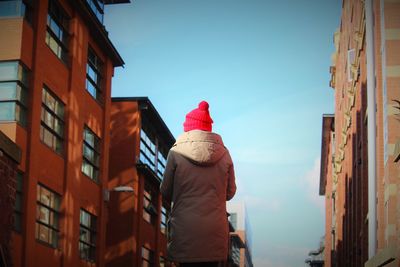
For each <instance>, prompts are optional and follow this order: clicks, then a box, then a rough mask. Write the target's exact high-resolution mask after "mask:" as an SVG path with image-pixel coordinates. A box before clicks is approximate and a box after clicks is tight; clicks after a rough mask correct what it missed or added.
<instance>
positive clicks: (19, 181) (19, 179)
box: [14, 172, 24, 232]
mask: <svg viewBox="0 0 400 267" xmlns="http://www.w3.org/2000/svg"><path fill="white" fill-rule="evenodd" d="M23 177H24V174H23V173H22V172H17V176H16V185H17V186H16V190H15V191H16V192H15V206H14V230H15V231H17V232H21V230H22V228H21V224H22V199H23V198H22V197H23V193H22V192H23V191H22V190H23Z"/></svg>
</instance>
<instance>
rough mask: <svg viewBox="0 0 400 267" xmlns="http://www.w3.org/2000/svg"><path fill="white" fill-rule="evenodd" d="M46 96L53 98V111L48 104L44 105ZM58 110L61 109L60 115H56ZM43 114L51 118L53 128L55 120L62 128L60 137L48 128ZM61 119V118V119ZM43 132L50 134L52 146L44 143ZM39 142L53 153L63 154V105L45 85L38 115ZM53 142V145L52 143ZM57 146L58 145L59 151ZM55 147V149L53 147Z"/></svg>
mask: <svg viewBox="0 0 400 267" xmlns="http://www.w3.org/2000/svg"><path fill="white" fill-rule="evenodd" d="M48 96H50V97H52V98H53V101H54V103H55V107H54V109H55V110H52V108H51V107H50V105H49V103H46V101H47V99H48ZM58 108H61V109H62V114H61V115H60V114H57V110H58ZM44 112H47V113H48V114H49V115H50V116H51V118H52V122H53V123H52V124H54V125H53V127H54V128H55V121H56V120H57V122H58V124H59V127H61V128H62V135H60V134H59V133H58V132H57V131H56V130H54V129H53V128H52V126H49V125H48V124H47V123H46V119H45V118H46V114H45V113H44ZM61 116H62V117H63V118H62V117H61ZM45 131H47V132H48V133H50V134H51V136H52V143H53V144H52V145H49V144H47V143H46V141H45ZM39 135H40V141H42V143H43V144H45V145H46V146H47V147H49V148H51V149H52V150H53V151H54V152H56V153H57V154H59V155H61V156H62V155H63V154H64V136H65V104H64V102H62V101H61V100H60V99H59V98H58V97H57V96H56V95H55V94H54V93H53V92H52V91H51V90H50V89H49V88H48V87H47V86H46V85H43V88H42V105H41V115H40V134H39ZM54 140H55V143H54ZM57 145H59V149H60V150H58V147H57ZM54 146H55V147H54Z"/></svg>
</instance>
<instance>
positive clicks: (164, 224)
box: [160, 205, 171, 235]
mask: <svg viewBox="0 0 400 267" xmlns="http://www.w3.org/2000/svg"><path fill="white" fill-rule="evenodd" d="M170 213H171V211H170V209H169V208H167V207H166V206H165V205H161V220H160V232H161V233H163V234H164V235H167V233H168V219H169V216H170ZM164 218H165V219H164Z"/></svg>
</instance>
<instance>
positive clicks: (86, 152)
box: [82, 127, 100, 182]
mask: <svg viewBox="0 0 400 267" xmlns="http://www.w3.org/2000/svg"><path fill="white" fill-rule="evenodd" d="M99 166H100V138H98V137H97V136H96V135H95V134H94V133H93V132H92V131H91V130H90V129H89V128H88V127H85V128H84V130H83V161H82V172H83V173H84V174H86V175H87V176H89V177H90V178H91V179H93V180H94V181H96V182H97V181H98V179H99Z"/></svg>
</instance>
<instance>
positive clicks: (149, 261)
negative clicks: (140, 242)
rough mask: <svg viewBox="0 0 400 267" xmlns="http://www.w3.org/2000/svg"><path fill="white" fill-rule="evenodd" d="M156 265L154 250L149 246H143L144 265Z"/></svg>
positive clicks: (151, 266) (143, 266)
mask: <svg viewBox="0 0 400 267" xmlns="http://www.w3.org/2000/svg"><path fill="white" fill-rule="evenodd" d="M153 266H154V252H153V251H151V250H150V249H148V248H145V247H142V267H153Z"/></svg>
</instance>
